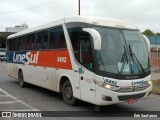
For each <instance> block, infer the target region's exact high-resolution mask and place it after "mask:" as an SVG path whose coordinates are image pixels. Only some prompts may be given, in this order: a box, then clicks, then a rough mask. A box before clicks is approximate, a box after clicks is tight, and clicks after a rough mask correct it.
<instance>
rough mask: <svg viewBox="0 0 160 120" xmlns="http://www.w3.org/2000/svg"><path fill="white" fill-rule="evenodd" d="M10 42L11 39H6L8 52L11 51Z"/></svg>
mask: <svg viewBox="0 0 160 120" xmlns="http://www.w3.org/2000/svg"><path fill="white" fill-rule="evenodd" d="M11 40H12V39H8V40H7V50H8V51H11Z"/></svg>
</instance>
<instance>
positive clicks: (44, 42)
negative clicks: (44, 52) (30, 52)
mask: <svg viewBox="0 0 160 120" xmlns="http://www.w3.org/2000/svg"><path fill="white" fill-rule="evenodd" d="M36 48H37V49H47V48H48V31H42V32H38V33H37V41H36Z"/></svg>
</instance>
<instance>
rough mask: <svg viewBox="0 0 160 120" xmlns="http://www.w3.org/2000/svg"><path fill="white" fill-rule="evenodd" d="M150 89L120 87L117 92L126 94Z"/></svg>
mask: <svg viewBox="0 0 160 120" xmlns="http://www.w3.org/2000/svg"><path fill="white" fill-rule="evenodd" d="M148 87H149V85H147V86H132V87H120V88H119V89H118V90H117V92H120V93H125V92H136V91H142V90H145V89H147V88H148Z"/></svg>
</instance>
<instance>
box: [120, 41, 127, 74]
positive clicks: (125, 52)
mask: <svg viewBox="0 0 160 120" xmlns="http://www.w3.org/2000/svg"><path fill="white" fill-rule="evenodd" d="M123 47H124V53H123V55H122V59H121V63H122V67H121V71H120V72H119V75H121V74H122V72H123V70H124V66H125V60H126V61H127V64H128V57H127V50H126V48H125V45H124V44H123Z"/></svg>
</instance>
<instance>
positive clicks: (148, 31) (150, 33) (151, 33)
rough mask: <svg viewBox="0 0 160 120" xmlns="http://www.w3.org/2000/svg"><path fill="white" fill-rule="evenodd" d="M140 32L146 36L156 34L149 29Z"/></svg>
mask: <svg viewBox="0 0 160 120" xmlns="http://www.w3.org/2000/svg"><path fill="white" fill-rule="evenodd" d="M142 34H144V35H146V36H155V35H156V34H155V33H154V32H153V31H152V30H150V29H146V30H145V31H144V32H143V33H142Z"/></svg>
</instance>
